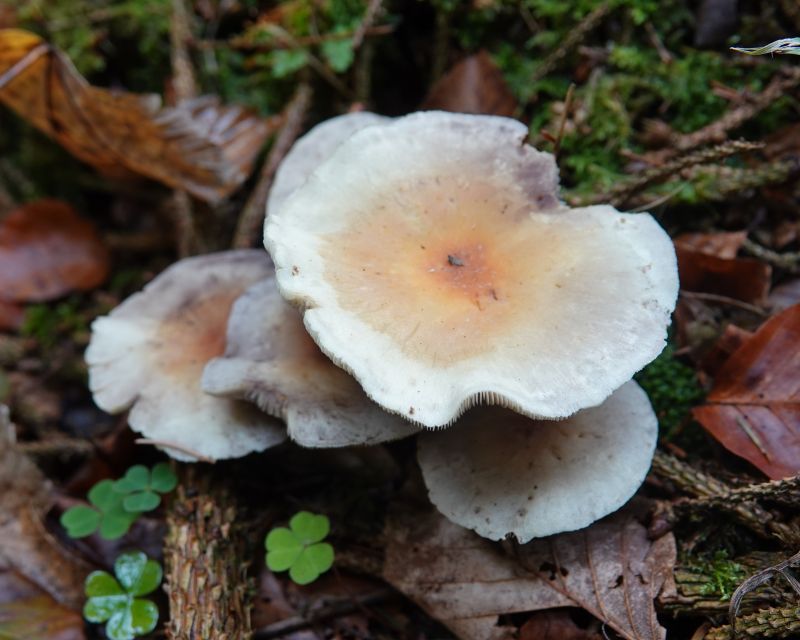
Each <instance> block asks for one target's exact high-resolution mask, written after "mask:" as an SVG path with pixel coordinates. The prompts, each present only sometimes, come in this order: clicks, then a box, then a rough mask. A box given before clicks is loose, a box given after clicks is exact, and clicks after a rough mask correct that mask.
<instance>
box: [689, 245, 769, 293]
mask: <svg viewBox="0 0 800 640" xmlns="http://www.w3.org/2000/svg"><path fill="white" fill-rule="evenodd" d="M743 241H744V237H743V236H742V235H741V234H740V233H718V234H687V235H685V236H679V237H677V238H676V239H675V252H676V253H677V255H678V272H679V274H680V281H681V289H683V290H685V291H697V292H703V293H713V294H716V295H721V296H727V297H729V298H735V299H737V300H742V301H744V302H751V303H756V304H758V303H762V302H764V301H765V300H766V299H767V293H769V287H770V282H771V277H772V267H770V266H769V265H768V264H765V263H763V262H761V261H759V260H755V259H753V258H736V257H734V256H735V255H736V251H738V249H739V247H740V246H741V243H742V242H743Z"/></svg>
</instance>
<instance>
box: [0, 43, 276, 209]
mask: <svg viewBox="0 0 800 640" xmlns="http://www.w3.org/2000/svg"><path fill="white" fill-rule="evenodd" d="M0 102H3V103H4V104H5V105H6V106H8V107H10V108H12V109H13V110H14V111H16V112H17V113H18V114H19V115H20V116H21V117H22V118H25V119H26V120H28V121H29V122H30V123H31V124H33V125H34V126H35V127H36V128H37V129H39V130H41V131H42V132H44V133H45V134H47V135H48V136H50V137H52V138H54V139H55V140H57V141H58V142H59V143H60V144H61V145H62V146H63V147H64V148H65V149H67V150H68V151H69V152H70V153H71V154H73V155H74V156H75V157H76V158H78V159H79V160H82V161H83V162H86V163H87V164H90V165H91V166H93V167H94V168H95V169H97V170H98V171H100V172H102V173H104V174H106V175H110V176H114V177H119V178H130V177H133V176H145V177H148V178H152V179H153V180H158V181H159V182H162V183H164V184H166V185H168V186H170V187H173V188H176V189H182V190H185V191H188V192H189V193H191V194H192V195H194V196H196V197H198V198H200V199H202V200H206V201H208V202H216V201H218V200H220V199H222V198H224V197H225V196H227V195H229V194H230V193H231V192H233V190H234V189H236V188H237V187H238V186H239V185H240V184H241V183H242V182H243V181H244V180H245V178H247V176H248V175H249V174H250V171H251V170H252V167H253V161H254V160H255V155H256V154H257V153H258V150H259V149H260V148H261V145H262V144H263V143H264V141H265V139H266V137H267V135H268V134H269V133H270V127H269V126H268V124H267V122H266V121H265V120H263V119H262V118H259V117H257V116H255V115H253V114H251V113H250V112H248V111H245V110H243V109H240V108H238V107H223V106H220V105H219V104H218V102H217V101H216V99H214V98H202V99H199V100H192V101H190V102H188V103H184V104H182V105H179V106H177V107H175V108H162V107H161V99H160V98H159V96H157V95H148V94H142V95H138V94H133V93H127V92H124V91H111V90H108V89H102V88H98V87H92V86H90V85H89V84H88V83H87V82H86V80H85V78H83V76H81V75H80V74H79V73H78V71H77V70H76V69H75V67H74V66H73V65H72V63H71V62H70V61H69V59H68V58H67V57H66V56H65V55H64V54H63V53H61V52H60V51H58V50H57V49H55V48H54V47H52V46H50V45H49V44H47V43H46V42H45V41H43V40H42V39H41V38H40V37H39V36H37V35H35V34H33V33H30V32H27V31H22V30H19V29H5V30H2V31H0Z"/></svg>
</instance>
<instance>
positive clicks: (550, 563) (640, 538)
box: [383, 506, 676, 640]
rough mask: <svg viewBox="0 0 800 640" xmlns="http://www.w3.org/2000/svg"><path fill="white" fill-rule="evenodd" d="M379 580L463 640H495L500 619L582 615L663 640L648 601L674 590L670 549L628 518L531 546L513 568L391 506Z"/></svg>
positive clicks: (413, 512)
mask: <svg viewBox="0 0 800 640" xmlns="http://www.w3.org/2000/svg"><path fill="white" fill-rule="evenodd" d="M386 536H387V540H388V544H387V549H386V562H385V565H384V572H383V573H384V578H385V579H386V580H387V582H389V583H390V584H391V585H393V586H394V587H396V588H397V589H399V590H400V591H402V592H403V593H404V594H406V595H407V596H408V597H409V598H411V599H412V600H414V601H415V602H416V603H417V604H418V605H419V606H421V607H422V608H423V609H425V610H426V611H427V612H428V613H429V614H430V615H432V616H433V617H434V618H436V619H438V620H439V621H441V622H442V623H443V624H444V625H446V626H447V627H448V628H449V629H450V630H451V631H453V633H455V634H456V635H457V636H458V637H459V638H462V639H463V640H489V639H492V640H499V639H505V638H508V637H510V634H511V633H512V629H511V628H509V627H499V626H497V621H498V616H499V615H502V614H510V613H519V612H524V611H538V610H543V609H552V608H556V607H565V606H571V607H575V606H578V607H582V608H584V609H586V610H587V611H589V612H590V613H591V614H592V615H594V616H595V617H597V618H598V619H599V620H602V621H604V622H606V624H608V625H609V626H611V627H613V628H614V630H615V631H616V632H617V633H619V634H620V635H621V636H622V637H623V638H628V639H631V640H633V639H635V640H645V639H650V638H654V639H656V638H658V639H662V638H664V637H665V633H666V632H665V630H664V629H663V628H662V627H661V626H660V625H659V624H658V621H657V619H656V614H655V608H654V604H653V600H654V599H655V598H656V597H657V596H658V595H659V594H660V593H661V592H662V591H669V590H672V589H674V584H673V582H672V567H673V566H674V563H675V554H676V551H675V541H674V538H673V537H672V536H671V534H669V535H666V536H664V537H662V538H659V539H658V540H656V541H651V540H649V539H648V538H647V530H646V529H645V527H644V526H642V525H641V524H639V522H638V521H636V520H635V519H634V518H633V517H632V516H631V512H630V511H629V510H627V509H626V510H623V511H622V512H618V513H617V514H615V515H613V516H611V517H609V518H607V519H605V520H602V521H600V522H597V523H595V524H593V525H592V526H591V527H589V528H588V529H584V530H583V531H579V532H576V533H569V534H560V535H556V536H551V537H548V538H542V539H539V540H534V541H533V542H531V543H529V544H527V545H524V546H522V547H519V548H518V549H519V557H518V558H517V559H516V560H515V559H513V558H511V557H510V556H508V555H506V554H504V553H503V552H502V550H501V547H500V546H499V545H497V544H495V543H491V542H489V541H487V540H484V539H482V538H480V537H478V536H477V535H475V534H474V533H473V532H471V531H469V530H467V529H463V528H461V527H458V526H457V525H454V524H452V523H451V522H449V521H448V520H446V519H445V518H444V516H442V515H440V514H439V513H438V512H435V511H433V510H432V509H429V508H425V507H421V506H416V507H415V508H414V509H409V508H400V507H398V508H396V509H395V510H394V512H393V514H391V515H390V518H389V520H388V522H387V527H386Z"/></svg>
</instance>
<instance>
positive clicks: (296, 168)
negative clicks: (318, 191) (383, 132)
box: [267, 111, 391, 213]
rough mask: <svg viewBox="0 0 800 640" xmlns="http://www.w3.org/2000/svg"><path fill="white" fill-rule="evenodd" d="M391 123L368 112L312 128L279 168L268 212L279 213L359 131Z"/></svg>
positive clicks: (332, 119) (294, 146) (326, 122)
mask: <svg viewBox="0 0 800 640" xmlns="http://www.w3.org/2000/svg"><path fill="white" fill-rule="evenodd" d="M390 120H391V118H387V117H386V116H379V115H377V114H375V113H370V112H368V111H357V112H355V113H346V114H344V115H341V116H337V117H335V118H331V119H330V120H325V121H324V122H322V123H320V124H318V125H317V126H316V127H313V128H312V129H311V130H310V131H309V132H308V133H306V134H305V135H304V136H303V137H302V138H300V139H299V140H298V141H297V142H296V143H295V144H294V145H293V146H292V148H291V150H290V151H289V153H287V154H286V157H285V158H284V159H283V162H281V164H280V166H279V167H278V171H277V172H276V173H275V182H274V183H273V185H272V189H270V191H269V198H268V200H267V212H268V213H269V212H271V211H277V210H278V208H280V207H281V206H282V205H283V203H284V202H285V201H286V198H288V197H289V196H290V195H291V194H292V193H293V192H294V191H295V189H297V187H299V186H300V185H302V184H303V183H304V182H305V181H306V179H307V178H308V176H309V175H311V173H312V172H313V171H314V169H316V168H317V167H318V166H319V165H320V164H321V163H322V161H323V160H325V159H326V158H327V157H328V156H329V155H331V153H333V151H334V150H335V149H336V147H338V146H339V145H340V144H341V143H342V142H344V141H345V140H347V138H349V137H350V136H351V135H353V134H354V133H355V132H356V131H360V130H361V129H363V128H365V127H370V126H372V125H375V124H383V123H386V122H389V121H390Z"/></svg>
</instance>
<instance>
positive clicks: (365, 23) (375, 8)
mask: <svg viewBox="0 0 800 640" xmlns="http://www.w3.org/2000/svg"><path fill="white" fill-rule="evenodd" d="M382 4H383V0H369V4H368V5H367V10H366V11H365V12H364V19H363V20H362V21H361V24H359V25H358V28H357V29H356V31H355V33H354V34H353V41H352V45H351V46H352V47H353V51H356V50H358V48H359V47H360V46H361V43H362V42H363V41H364V36H365V35H366V33H367V31H368V30H369V29H370V27H372V25H373V23H374V22H375V18H377V17H378V12H379V11H380V9H381V5H382Z"/></svg>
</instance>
